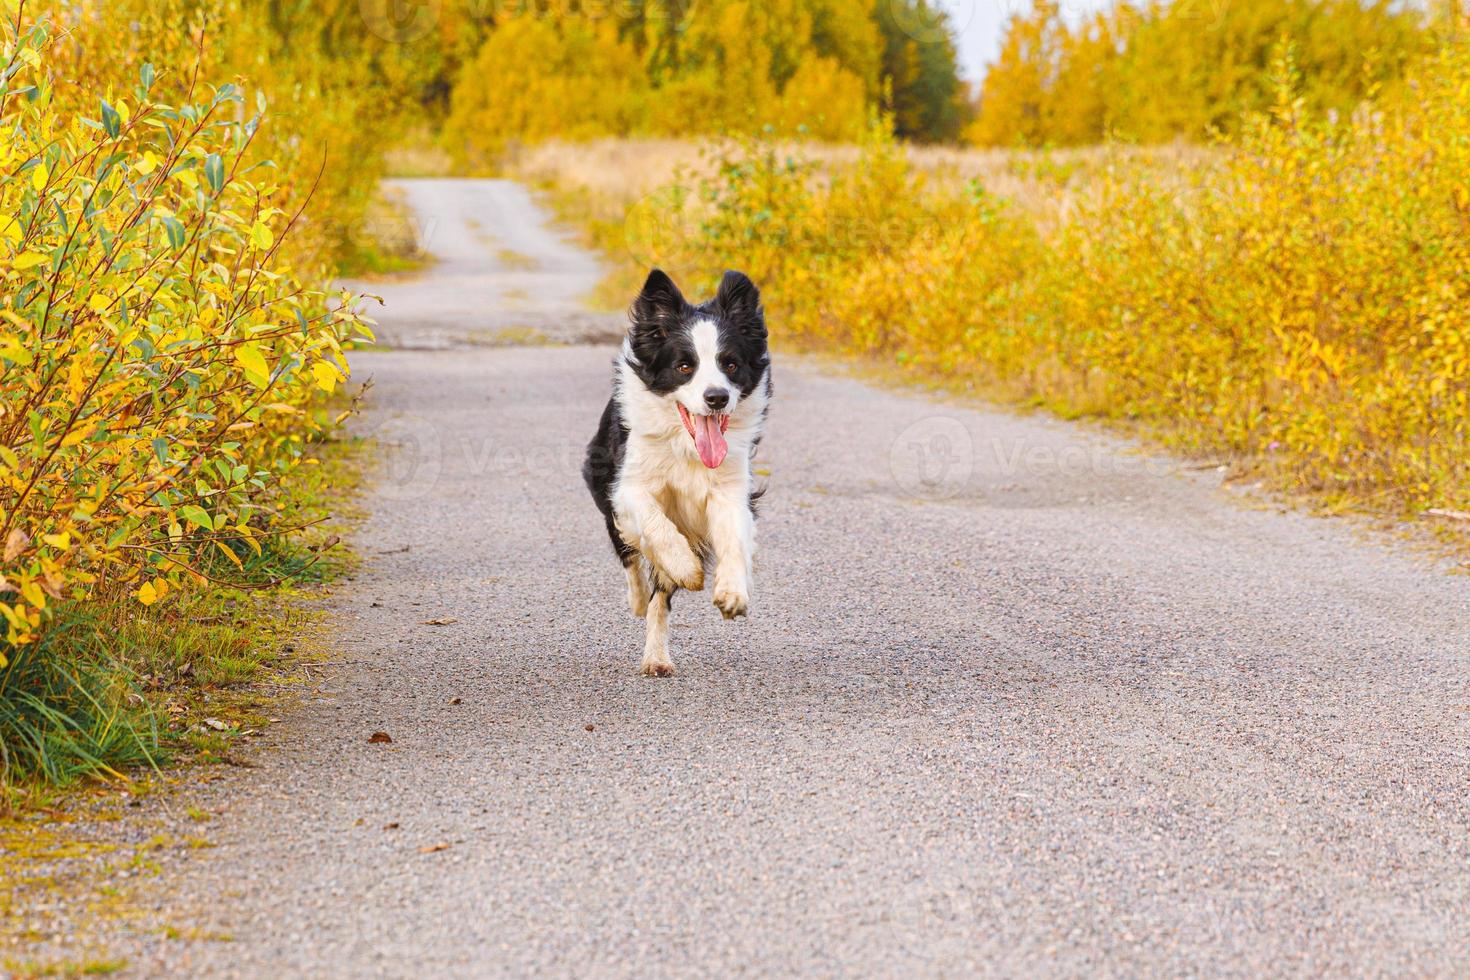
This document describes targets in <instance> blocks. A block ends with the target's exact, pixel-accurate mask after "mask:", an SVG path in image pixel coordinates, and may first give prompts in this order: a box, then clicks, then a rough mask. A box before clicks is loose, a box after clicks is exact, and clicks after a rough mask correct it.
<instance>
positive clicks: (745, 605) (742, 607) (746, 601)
mask: <svg viewBox="0 0 1470 980" xmlns="http://www.w3.org/2000/svg"><path fill="white" fill-rule="evenodd" d="M714 601H715V608H716V609H718V610H719V611H720V615H721V616H724V617H725V618H726V619H734V618H735V617H736V616H744V615H745V614H746V612H747V611H748V610H749V608H750V593H749V592H747V591H746V589H745V585H744V583H739V584H734V583H729V582H723V581H719V580H718V579H717V580H716V581H715V595H714Z"/></svg>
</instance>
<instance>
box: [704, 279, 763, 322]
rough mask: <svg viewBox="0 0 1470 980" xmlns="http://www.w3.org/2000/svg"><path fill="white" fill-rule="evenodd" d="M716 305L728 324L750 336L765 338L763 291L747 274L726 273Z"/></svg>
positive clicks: (717, 295) (716, 296) (721, 282)
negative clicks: (762, 306) (762, 307)
mask: <svg viewBox="0 0 1470 980" xmlns="http://www.w3.org/2000/svg"><path fill="white" fill-rule="evenodd" d="M715 305H716V306H718V307H719V308H720V315H721V316H722V318H723V319H724V320H725V321H727V322H728V323H731V324H733V325H735V326H736V327H738V328H739V329H741V330H743V331H744V332H746V333H748V334H753V335H758V336H762V337H763V336H765V333H766V314H765V310H763V309H761V291H760V290H759V289H756V288H755V283H753V282H751V281H750V277H749V276H747V275H746V274H745V273H743V272H736V271H734V270H733V269H732V270H728V271H727V272H726V273H725V276H724V278H723V279H721V280H720V291H719V292H718V293H716V294H715Z"/></svg>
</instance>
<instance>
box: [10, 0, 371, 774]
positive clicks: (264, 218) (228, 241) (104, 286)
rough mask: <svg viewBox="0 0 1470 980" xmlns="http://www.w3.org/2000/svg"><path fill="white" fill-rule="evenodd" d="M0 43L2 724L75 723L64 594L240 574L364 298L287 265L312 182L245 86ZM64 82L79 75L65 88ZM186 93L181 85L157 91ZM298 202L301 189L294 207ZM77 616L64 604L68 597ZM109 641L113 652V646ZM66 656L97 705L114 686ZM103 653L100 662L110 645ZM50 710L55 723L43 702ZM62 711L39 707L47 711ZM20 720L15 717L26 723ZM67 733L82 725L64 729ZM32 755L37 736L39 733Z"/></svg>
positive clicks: (98, 593)
mask: <svg viewBox="0 0 1470 980" xmlns="http://www.w3.org/2000/svg"><path fill="white" fill-rule="evenodd" d="M5 30H6V33H5V35H4V47H3V51H0V129H3V131H4V132H5V134H6V139H5V141H4V142H0V372H3V374H0V616H3V619H4V624H3V630H4V634H3V642H0V739H3V740H4V742H5V743H6V745H7V751H6V752H5V760H6V766H7V767H8V766H9V765H10V764H11V763H13V762H15V761H16V760H17V759H20V758H24V757H25V756H24V753H20V752H19V751H18V745H17V742H16V739H18V738H30V739H31V741H32V742H41V741H45V740H49V739H54V738H62V739H63V740H65V737H66V736H65V730H66V728H67V725H68V724H69V723H68V722H66V721H65V718H66V717H67V716H66V715H65V714H64V713H62V712H60V710H59V709H56V710H51V711H50V713H49V714H48V713H47V711H46V710H42V711H41V712H40V713H39V714H36V713H34V712H33V713H32V714H31V715H30V716H28V717H30V718H31V719H32V722H33V723H35V724H39V725H40V727H39V728H33V729H31V730H30V734H29V735H26V734H25V731H26V730H25V729H23V728H21V729H17V728H14V727H6V724H5V719H6V718H16V717H21V716H22V715H24V713H23V712H21V713H17V711H16V710H14V709H16V708H17V706H18V705H24V704H32V705H35V704H41V705H42V707H43V708H44V707H45V704H46V701H45V698H46V694H45V691H43V690H38V689H36V688H35V687H34V683H39V682H40V681H39V680H38V679H46V678H50V679H49V680H45V683H46V685H47V689H48V690H53V691H54V690H55V685H54V684H52V681H53V680H54V677H55V672H54V671H51V672H49V673H48V671H47V670H45V669H42V667H40V666H38V657H40V656H41V655H40V654H39V653H37V651H44V650H47V649H63V648H64V646H63V645H59V644H57V642H56V638H55V637H54V636H53V635H52V634H51V632H50V627H51V626H52V625H53V624H54V622H55V620H53V614H56V613H58V610H60V611H62V612H66V611H67V610H69V609H72V608H79V607H85V606H86V605H87V604H89V603H97V602H106V601H116V600H119V599H125V601H127V602H131V603H133V604H134V607H135V608H136V609H138V610H142V609H144V608H145V607H147V606H150V605H153V604H155V603H159V602H161V601H167V597H169V596H170V595H171V594H173V593H175V592H176V591H178V590H181V589H186V588H189V587H198V586H201V585H205V584H208V583H211V582H220V581H223V582H229V581H231V580H232V578H234V577H235V576H240V577H241V578H243V577H244V574H245V572H246V568H247V565H250V564H252V563H253V562H255V561H256V560H257V559H258V558H259V557H260V556H261V555H262V554H263V553H264V552H266V551H268V550H270V549H274V548H277V547H278V546H279V542H280V539H281V537H282V535H284V534H286V533H287V532H289V531H290V530H291V528H290V526H289V523H288V521H287V520H284V519H283V518H282V516H281V514H280V511H279V499H280V493H281V488H282V486H283V484H284V483H285V482H286V481H287V480H288V479H289V477H290V474H291V472H292V470H293V469H294V468H295V467H297V466H298V465H300V463H301V460H302V458H303V455H304V449H305V447H306V445H307V443H308V441H309V440H310V439H312V438H313V437H314V435H315V434H317V433H319V432H320V431H321V430H322V427H323V426H324V425H325V424H327V419H325V418H324V417H323V415H322V414H321V412H320V409H319V403H320V400H321V399H322V398H323V397H324V396H325V394H326V393H329V392H331V391H332V390H333V389H334V388H335V387H336V386H337V385H338V384H339V383H341V381H342V380H343V378H344V376H345V371H346V361H345V359H344V357H343V354H342V348H343V344H344V342H345V341H346V340H347V339H348V337H349V333H350V332H351V331H353V330H354V329H357V327H358V323H357V317H356V315H355V314H353V313H351V312H350V311H349V310H348V309H347V308H345V307H344V306H342V305H341V304H340V303H339V302H338V301H335V300H334V299H333V298H332V297H328V296H327V295H324V294H323V293H322V292H321V291H320V290H318V289H315V288H313V287H312V286H311V282H312V281H313V280H312V279H305V278H302V277H301V276H298V275H297V274H296V273H294V272H293V270H292V267H291V265H290V263H289V262H287V261H286V258H285V253H284V242H285V240H286V237H287V235H288V234H289V233H292V232H294V230H295V229H296V228H297V227H298V225H299V224H300V222H301V220H302V209H303V208H304V206H305V203H306V202H305V198H304V196H303V195H300V194H298V193H296V192H295V189H294V188H292V187H290V186H287V185H283V184H282V183H280V182H279V171H278V170H277V169H276V168H275V167H274V166H272V165H271V163H270V162H269V161H263V160H260V159H259V158H258V157H257V156H256V155H255V153H254V152H253V149H252V147H253V144H254V143H255V142H256V141H257V140H258V139H260V138H261V133H262V131H263V127H265V126H267V125H269V122H268V120H267V119H266V118H265V117H264V116H263V113H262V108H261V104H260V103H259V102H257V101H256V100H254V99H249V98H247V97H246V95H245V94H244V93H243V92H242V91H241V89H240V88H238V87H236V86H235V85H233V84H223V85H220V86H218V87H213V86H210V85H209V84H207V83H206V82H205V81H204V80H203V79H202V78H199V77H198V74H197V72H196V73H190V76H189V77H188V78H187V80H179V79H176V78H169V79H168V80H167V81H165V79H164V77H163V74H164V73H163V70H162V69H157V68H155V67H154V66H153V65H152V64H151V63H143V64H142V65H141V66H140V67H139V68H138V69H137V71H136V73H135V74H134V75H133V76H132V77H130V78H121V77H118V78H112V79H110V80H108V81H107V82H106V83H105V84H103V83H101V82H100V81H99V87H98V89H97V90H96V91H95V93H94V95H93V102H92V105H91V107H90V111H85V112H83V111H78V110H77V109H76V106H77V104H78V102H79V101H80V98H79V96H78V95H77V94H76V92H75V91H73V90H72V85H73V83H72V82H70V81H69V80H59V79H58V77H57V76H56V74H55V72H54V71H53V70H51V69H52V66H51V65H50V64H48V58H49V57H51V55H52V53H53V44H54V43H56V42H54V41H53V40H52V38H51V36H50V33H51V30H52V28H51V26H50V25H48V24H47V23H45V22H42V23H40V24H38V25H35V26H29V27H27V26H23V25H22V24H21V21H20V19H19V18H17V19H16V20H14V21H11V22H10V23H9V24H8V25H7V27H6V29H5ZM62 89H66V91H61V90H62ZM165 89H166V90H168V91H170V92H173V93H176V95H175V97H174V98H173V99H172V100H171V101H165V100H164V99H163V98H162V97H161V96H160V91H161V90H165ZM288 207H289V210H287V208H288ZM66 615H67V616H71V613H69V612H66ZM104 659H105V658H104ZM73 666H75V667H76V670H73V671H70V672H67V671H63V674H65V675H66V676H69V677H71V678H72V679H73V680H74V681H76V683H77V684H79V685H81V687H80V688H79V689H80V690H82V691H83V694H80V695H78V694H73V695H69V698H70V700H71V701H72V702H78V701H80V702H86V701H90V702H91V703H92V704H93V705H94V707H96V708H97V709H98V710H99V711H100V710H102V709H103V705H102V701H103V700H111V695H108V694H106V692H101V691H95V690H93V689H92V688H91V686H90V685H89V683H88V682H87V681H86V680H85V678H84V677H83V676H82V675H83V674H86V673H90V672H92V668H91V666H90V665H88V666H87V668H86V670H83V669H82V667H81V665H73ZM104 666H105V665H104ZM48 718H49V722H48ZM48 724H49V727H48ZM18 732H19V733H20V734H17V733H18ZM73 743H74V744H75V740H73ZM32 755H33V756H34V753H32Z"/></svg>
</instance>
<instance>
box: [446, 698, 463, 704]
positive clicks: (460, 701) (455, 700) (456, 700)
mask: <svg viewBox="0 0 1470 980" xmlns="http://www.w3.org/2000/svg"><path fill="white" fill-rule="evenodd" d="M449 703H450V704H464V698H450V699H449Z"/></svg>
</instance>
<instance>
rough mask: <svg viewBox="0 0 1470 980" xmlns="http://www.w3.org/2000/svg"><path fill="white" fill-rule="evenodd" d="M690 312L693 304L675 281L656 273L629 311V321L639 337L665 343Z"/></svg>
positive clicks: (644, 284) (662, 272)
mask: <svg viewBox="0 0 1470 980" xmlns="http://www.w3.org/2000/svg"><path fill="white" fill-rule="evenodd" d="M688 309H689V304H688V303H687V302H685V301H684V294H683V293H681V292H679V287H678V286H675V285H674V280H672V279H670V278H669V276H668V273H666V272H664V270H662V269H654V270H653V271H652V272H650V273H649V274H648V279H647V281H645V282H644V283H643V288H642V289H641V290H639V292H638V298H637V299H635V300H634V301H633V305H632V306H631V307H630V308H629V309H628V319H630V320H632V321H633V333H634V334H635V335H642V336H645V337H648V338H650V339H661V338H662V337H665V336H667V335H668V331H669V328H670V327H672V326H674V324H676V323H678V322H679V318H680V317H682V316H683V315H684V312H685V311H686V310H688Z"/></svg>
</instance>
